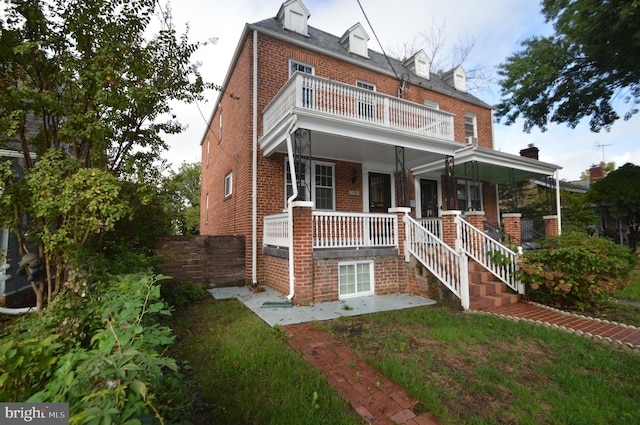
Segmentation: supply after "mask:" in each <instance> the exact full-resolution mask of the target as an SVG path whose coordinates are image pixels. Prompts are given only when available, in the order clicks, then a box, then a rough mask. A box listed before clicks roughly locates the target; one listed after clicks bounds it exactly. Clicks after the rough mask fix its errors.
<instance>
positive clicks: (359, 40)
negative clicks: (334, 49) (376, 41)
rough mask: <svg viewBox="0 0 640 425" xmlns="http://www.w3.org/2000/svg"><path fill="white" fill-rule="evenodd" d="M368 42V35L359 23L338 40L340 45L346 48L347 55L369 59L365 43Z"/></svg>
mask: <svg viewBox="0 0 640 425" xmlns="http://www.w3.org/2000/svg"><path fill="white" fill-rule="evenodd" d="M368 42H369V35H368V34H367V32H366V31H365V30H364V28H363V27H362V25H361V24H360V23H357V24H355V25H354V26H352V27H351V28H349V29H348V30H347V32H345V33H344V35H343V36H342V38H341V39H340V44H342V45H343V46H344V47H346V48H347V50H348V51H349V53H353V54H355V55H359V56H363V57H365V58H368V57H369V48H368V47H367V43H368Z"/></svg>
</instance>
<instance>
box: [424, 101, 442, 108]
mask: <svg viewBox="0 0 640 425" xmlns="http://www.w3.org/2000/svg"><path fill="white" fill-rule="evenodd" d="M424 106H426V107H427V108H431V109H440V104H439V103H438V102H434V101H433V100H429V99H425V100H424Z"/></svg>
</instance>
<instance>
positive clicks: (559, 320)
mask: <svg viewBox="0 0 640 425" xmlns="http://www.w3.org/2000/svg"><path fill="white" fill-rule="evenodd" d="M480 313H488V314H494V315H498V316H502V317H507V318H510V319H517V320H527V321H529V322H533V323H538V324H542V325H546V326H549V327H553V328H558V329H562V330H566V331H569V332H573V333H575V334H577V335H582V336H586V337H590V338H594V339H600V340H603V341H607V342H611V343H615V344H618V345H621V346H624V347H627V348H631V349H635V350H640V329H638V328H636V327H633V326H626V325H619V324H616V323H613V322H608V321H606V320H599V319H592V318H589V317H584V316H578V315H575V314H570V313H565V312H563V311H560V310H555V309H550V308H546V307H541V306H538V305H535V304H527V303H518V304H511V305H503V306H500V307H491V308H486V309H483V310H482V311H480Z"/></svg>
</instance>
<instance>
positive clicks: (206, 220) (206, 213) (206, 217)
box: [204, 193, 209, 224]
mask: <svg viewBox="0 0 640 425" xmlns="http://www.w3.org/2000/svg"><path fill="white" fill-rule="evenodd" d="M204 224H209V194H208V193H207V197H206V201H205V202H204Z"/></svg>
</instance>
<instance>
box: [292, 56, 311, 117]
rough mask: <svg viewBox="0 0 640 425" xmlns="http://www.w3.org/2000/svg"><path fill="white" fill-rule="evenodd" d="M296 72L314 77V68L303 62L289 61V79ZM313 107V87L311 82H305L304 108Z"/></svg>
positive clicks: (303, 88)
mask: <svg viewBox="0 0 640 425" xmlns="http://www.w3.org/2000/svg"><path fill="white" fill-rule="evenodd" d="M296 72H302V73H304V74H309V75H313V74H314V73H315V72H314V69H313V66H311V65H307V64H305V63H302V62H298V61H294V60H290V61H289V78H291V77H292V76H293V74H295V73H296ZM312 105H313V86H312V84H311V81H305V82H304V83H303V86H302V107H304V108H309V107H310V106H312Z"/></svg>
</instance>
